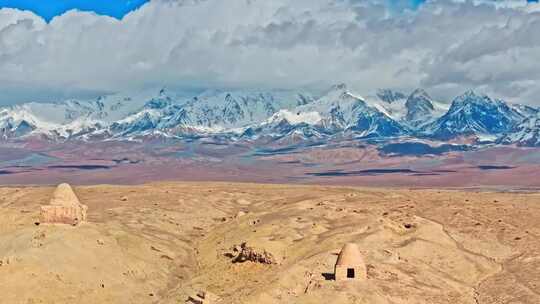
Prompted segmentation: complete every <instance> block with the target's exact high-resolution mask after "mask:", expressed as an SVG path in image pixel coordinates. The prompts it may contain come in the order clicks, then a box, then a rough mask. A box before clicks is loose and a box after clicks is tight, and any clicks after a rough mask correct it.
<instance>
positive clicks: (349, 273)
mask: <svg viewBox="0 0 540 304" xmlns="http://www.w3.org/2000/svg"><path fill="white" fill-rule="evenodd" d="M347 278H348V279H354V268H347Z"/></svg>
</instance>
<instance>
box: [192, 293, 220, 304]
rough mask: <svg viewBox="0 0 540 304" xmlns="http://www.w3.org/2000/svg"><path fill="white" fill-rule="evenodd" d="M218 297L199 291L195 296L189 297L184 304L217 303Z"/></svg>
mask: <svg viewBox="0 0 540 304" xmlns="http://www.w3.org/2000/svg"><path fill="white" fill-rule="evenodd" d="M218 301H219V297H218V296H216V295H215V294H213V293H211V292H208V291H199V292H198V293H197V294H196V295H192V296H189V297H188V299H187V301H186V303H190V304H211V303H217V302H218Z"/></svg>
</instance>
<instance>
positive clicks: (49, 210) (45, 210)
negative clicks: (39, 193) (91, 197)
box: [40, 183, 88, 226]
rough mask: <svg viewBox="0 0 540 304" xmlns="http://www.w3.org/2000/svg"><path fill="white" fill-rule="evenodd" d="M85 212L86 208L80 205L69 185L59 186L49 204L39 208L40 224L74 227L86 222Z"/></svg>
mask: <svg viewBox="0 0 540 304" xmlns="http://www.w3.org/2000/svg"><path fill="white" fill-rule="evenodd" d="M87 210H88V207H87V206H86V205H83V204H81V202H80V201H79V198H78V197H77V195H75V192H73V189H72V188H71V186H70V185H69V184H65V183H64V184H60V185H58V187H57V188H56V190H55V191H54V193H53V196H52V199H51V202H50V204H49V205H47V206H41V214H40V218H41V223H45V224H47V223H48V224H68V225H73V226H76V225H78V224H80V223H81V222H83V221H86V212H87Z"/></svg>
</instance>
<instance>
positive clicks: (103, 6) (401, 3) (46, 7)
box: [0, 0, 538, 22]
mask: <svg viewBox="0 0 540 304" xmlns="http://www.w3.org/2000/svg"><path fill="white" fill-rule="evenodd" d="M149 1H150V0H0V8H2V7H9V8H18V9H22V10H30V11H32V12H34V13H36V14H37V15H39V16H41V17H43V18H44V19H45V20H46V21H47V22H49V21H50V20H51V19H52V18H54V17H55V16H59V15H62V14H63V13H64V12H66V11H68V10H71V9H78V10H81V11H93V12H95V13H97V14H100V15H107V16H111V17H115V18H117V19H121V18H122V17H123V16H125V15H126V14H127V13H129V12H130V11H132V10H135V9H137V8H139V7H140V6H141V5H143V4H145V3H146V2H149ZM425 1H426V0H387V3H388V4H389V6H391V7H394V8H395V9H402V8H405V7H406V8H417V7H418V6H419V5H421V4H422V3H423V2H425ZM494 1H497V0H494ZM527 2H538V0H527Z"/></svg>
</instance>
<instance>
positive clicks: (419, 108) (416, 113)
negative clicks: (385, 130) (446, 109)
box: [405, 89, 435, 125]
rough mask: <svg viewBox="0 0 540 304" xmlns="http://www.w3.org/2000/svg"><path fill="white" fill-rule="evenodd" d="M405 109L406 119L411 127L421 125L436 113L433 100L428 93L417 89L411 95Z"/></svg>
mask: <svg viewBox="0 0 540 304" xmlns="http://www.w3.org/2000/svg"><path fill="white" fill-rule="evenodd" d="M405 108H406V109H407V115H406V116H405V119H406V120H407V121H408V122H409V123H410V124H411V125H419V124H421V123H423V122H426V121H428V120H429V119H431V116H432V115H433V112H434V111H435V107H434V106H433V100H432V99H431V97H430V96H429V95H428V93H427V92H426V91H424V90H422V89H416V90H415V91H414V92H412V93H411V95H409V97H408V98H407V101H406V102H405Z"/></svg>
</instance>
